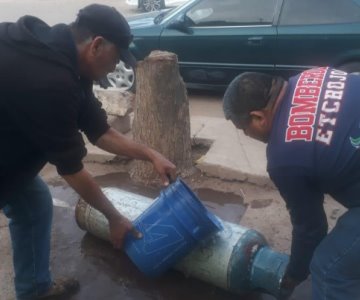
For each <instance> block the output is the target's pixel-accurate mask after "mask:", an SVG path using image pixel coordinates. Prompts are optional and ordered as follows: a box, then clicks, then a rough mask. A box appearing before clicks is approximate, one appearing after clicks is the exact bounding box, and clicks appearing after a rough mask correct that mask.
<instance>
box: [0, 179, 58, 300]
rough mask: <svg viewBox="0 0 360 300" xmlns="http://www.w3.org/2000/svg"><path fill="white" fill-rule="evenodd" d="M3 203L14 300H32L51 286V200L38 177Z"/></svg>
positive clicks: (12, 193)
mask: <svg viewBox="0 0 360 300" xmlns="http://www.w3.org/2000/svg"><path fill="white" fill-rule="evenodd" d="M2 200H4V199H2ZM5 203H7V205H6V206H5V207H4V208H3V211H4V213H5V215H6V216H7V217H8V218H9V219H10V222H9V229H10V235H11V242H12V248H13V264H14V270H15V291H16V297H17V299H18V300H23V299H31V298H33V297H35V296H37V295H39V294H41V293H44V292H46V291H47V290H48V289H49V287H50V286H51V282H52V279H51V274H50V269H49V260H50V238H51V223H52V214H53V204H52V197H51V195H50V192H49V189H48V187H47V186H46V184H45V183H44V182H43V181H42V180H41V179H40V177H39V176H38V177H36V178H34V179H33V180H32V181H31V182H30V183H28V184H26V185H25V186H22V187H20V188H19V189H17V190H15V191H13V192H11V193H10V195H8V196H7V198H6V199H5Z"/></svg>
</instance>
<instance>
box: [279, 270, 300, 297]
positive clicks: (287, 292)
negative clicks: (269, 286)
mask: <svg viewBox="0 0 360 300" xmlns="http://www.w3.org/2000/svg"><path fill="white" fill-rule="evenodd" d="M299 284H300V281H298V280H295V279H293V278H291V277H290V276H289V275H288V274H285V275H284V277H283V279H282V281H281V285H280V295H279V297H278V300H287V299H289V298H290V296H291V294H292V293H293V292H294V289H295V288H296V286H297V285H299Z"/></svg>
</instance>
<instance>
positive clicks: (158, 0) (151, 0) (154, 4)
mask: <svg viewBox="0 0 360 300" xmlns="http://www.w3.org/2000/svg"><path fill="white" fill-rule="evenodd" d="M140 8H141V10H143V11H145V12H150V11H155V10H160V9H163V8H165V1H164V0H141V2H140Z"/></svg>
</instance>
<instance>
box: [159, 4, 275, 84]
mask: <svg viewBox="0 0 360 300" xmlns="http://www.w3.org/2000/svg"><path fill="white" fill-rule="evenodd" d="M279 2H280V1H279V0H222V1H219V0H199V1H194V3H193V5H192V6H188V7H187V8H186V9H185V10H183V11H181V13H180V14H181V15H180V16H176V18H175V19H176V20H177V22H179V20H181V22H183V24H182V25H183V28H181V27H176V28H174V27H175V26H171V21H170V22H169V24H168V26H165V27H164V30H163V31H162V33H161V36H160V41H159V45H160V49H163V50H167V51H171V52H174V53H176V54H177V55H178V58H179V64H180V71H181V74H182V76H183V78H184V80H185V81H186V82H187V83H188V86H192V85H195V86H196V85H199V84H201V85H223V86H225V85H227V84H228V83H229V82H230V81H231V80H232V79H233V78H234V77H235V76H236V75H237V74H239V73H241V72H244V71H263V72H272V71H273V70H274V65H275V61H274V56H273V54H274V49H275V44H276V30H275V28H274V26H273V22H274V20H275V19H276V16H277V12H278V5H279Z"/></svg>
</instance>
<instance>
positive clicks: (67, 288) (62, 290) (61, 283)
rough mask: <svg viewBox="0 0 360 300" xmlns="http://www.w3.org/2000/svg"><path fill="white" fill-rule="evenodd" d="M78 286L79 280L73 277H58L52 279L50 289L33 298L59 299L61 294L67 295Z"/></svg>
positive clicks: (75, 290)
mask: <svg viewBox="0 0 360 300" xmlns="http://www.w3.org/2000/svg"><path fill="white" fill-rule="evenodd" d="M79 287H80V284H79V282H78V281H77V280H76V279H73V278H59V279H56V280H54V281H53V283H52V286H51V287H50V289H49V290H48V291H47V292H46V293H44V294H42V295H39V296H37V297H36V298H35V299H34V300H37V299H39V300H40V299H48V300H50V299H61V297H63V296H69V295H70V294H74V293H75V292H77V291H78V289H79Z"/></svg>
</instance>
